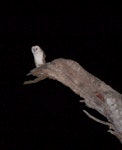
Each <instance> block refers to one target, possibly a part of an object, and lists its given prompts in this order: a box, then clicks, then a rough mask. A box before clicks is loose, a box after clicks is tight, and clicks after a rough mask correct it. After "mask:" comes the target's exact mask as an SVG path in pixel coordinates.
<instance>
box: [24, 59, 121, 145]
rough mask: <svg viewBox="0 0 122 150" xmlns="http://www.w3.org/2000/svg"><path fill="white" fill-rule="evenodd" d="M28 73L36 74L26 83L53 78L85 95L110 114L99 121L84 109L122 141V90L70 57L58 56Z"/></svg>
mask: <svg viewBox="0 0 122 150" xmlns="http://www.w3.org/2000/svg"><path fill="white" fill-rule="evenodd" d="M28 75H33V76H36V77H37V78H35V79H34V80H32V81H25V82H24V84H31V83H36V82H38V81H41V80H43V79H45V78H50V79H54V80H58V81H59V82H61V83H63V84H64V85H66V86H68V87H69V88H70V89H71V90H72V91H73V92H75V93H76V94H78V95H79V96H80V97H82V98H84V102H85V104H86V105H87V106H88V107H90V108H92V109H95V110H96V111H98V112H99V113H101V114H102V115H103V116H105V117H106V118H107V120H108V122H104V121H100V120H98V119H96V118H94V117H93V116H91V115H90V114H88V113H87V112H86V111H85V113H86V114H87V115H88V116H89V117H90V118H92V119H94V120H96V121H98V122H100V123H103V124H105V125H108V126H109V132H110V133H112V134H114V135H115V136H116V137H117V138H118V139H119V140H120V142H121V143H122V94H120V93H118V92H117V91H115V90H114V89H112V88H111V87H110V86H109V85H107V84H106V83H104V82H103V81H101V80H100V79H98V78H97V77H95V76H93V75H92V74H90V73H88V72H87V71H86V70H85V69H84V68H83V67H81V66H80V65H79V64H78V63H77V62H75V61H73V60H69V59H63V58H59V59H55V60H54V61H52V62H50V63H45V64H44V65H42V66H41V67H39V68H34V69H33V70H31V71H30V73H29V74H28Z"/></svg>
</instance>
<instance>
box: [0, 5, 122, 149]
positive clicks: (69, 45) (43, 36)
mask: <svg viewBox="0 0 122 150" xmlns="http://www.w3.org/2000/svg"><path fill="white" fill-rule="evenodd" d="M18 5H19V4H18ZM8 7H9V5H8ZM13 7H14V6H13ZM15 8H16V9H15V10H14V11H13V12H14V13H13V14H12V15H9V16H6V15H1V16H0V52H1V53H0V60H1V63H0V68H1V71H0V75H1V78H0V79H1V81H0V83H1V86H0V111H1V113H0V127H1V128H0V129H1V132H0V137H1V139H0V149H13V148H15V149H23V148H26V149H29V150H30V149H34V150H36V149H45V150H46V149H51V148H52V149H62V150H67V149H73V150H80V149H99V148H101V149H106V150H107V149H109V148H110V149H111V150H119V149H121V144H120V142H119V140H118V139H116V138H115V137H114V136H113V135H111V134H110V133H107V129H108V128H107V127H106V126H104V125H101V124H99V123H96V122H94V121H93V120H91V119H90V118H88V117H87V116H86V115H85V114H84V113H83V112H82V110H83V109H86V110H87V111H89V112H90V113H91V114H93V115H95V116H97V117H98V118H100V119H103V120H105V118H104V117H103V116H101V115H100V114H98V113H97V112H95V111H94V110H91V109H88V108H87V107H86V106H85V105H84V104H81V103H79V100H80V99H81V98H80V97H79V96H77V95H76V94H74V93H73V92H72V91H71V90H70V89H69V88H67V87H65V86H64V85H62V84H61V83H59V82H58V81H53V80H49V79H46V80H44V81H42V82H39V83H37V84H32V85H23V82H24V81H25V80H28V79H30V78H29V77H26V74H27V73H28V72H29V71H30V70H31V69H32V68H34V67H35V66H34V62H33V56H32V53H31V46H33V45H39V46H40V47H41V48H42V49H43V50H44V51H45V53H46V60H47V61H52V60H53V59H56V58H60V57H62V58H67V59H73V60H75V61H77V62H78V63H80V65H81V66H83V67H84V68H85V69H86V70H87V71H89V72H90V73H92V74H93V75H95V76H97V77H99V78H100V79H101V80H104V81H105V82H106V83H107V84H109V85H111V86H112V87H113V88H114V89H115V90H117V91H119V92H120V93H122V82H121V76H122V72H121V67H122V61H121V50H122V16H121V12H120V10H121V8H119V7H115V6H114V5H113V6H112V5H108V6H105V5H103V6H102V5H101V4H100V5H97V7H96V6H95V5H90V4H89V5H85V6H84V5H78V4H77V6H76V5H74V4H72V5H71V4H70V5H65V3H64V4H54V5H53V4H52V5H51V6H50V4H49V3H47V4H46V5H45V6H44V7H41V6H40V5H39V3H37V4H36V5H34V4H30V5H29V6H28V5H27V6H25V7H21V13H20V14H18V12H19V10H20V8H19V7H15ZM23 11H27V14H22V12H23ZM8 14H9V12H8Z"/></svg>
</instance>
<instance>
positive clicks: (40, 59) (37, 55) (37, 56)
mask: <svg viewBox="0 0 122 150" xmlns="http://www.w3.org/2000/svg"><path fill="white" fill-rule="evenodd" d="M31 51H32V53H33V57H34V62H35V65H36V67H40V66H41V65H43V64H45V57H46V55H45V53H44V52H43V50H42V49H41V48H40V47H39V46H38V45H36V46H32V48H31Z"/></svg>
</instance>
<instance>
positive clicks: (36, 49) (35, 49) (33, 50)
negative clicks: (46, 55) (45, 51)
mask: <svg viewBox="0 0 122 150" xmlns="http://www.w3.org/2000/svg"><path fill="white" fill-rule="evenodd" d="M31 51H32V53H38V52H39V51H40V47H39V46H32V48H31Z"/></svg>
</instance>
